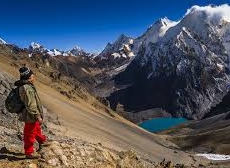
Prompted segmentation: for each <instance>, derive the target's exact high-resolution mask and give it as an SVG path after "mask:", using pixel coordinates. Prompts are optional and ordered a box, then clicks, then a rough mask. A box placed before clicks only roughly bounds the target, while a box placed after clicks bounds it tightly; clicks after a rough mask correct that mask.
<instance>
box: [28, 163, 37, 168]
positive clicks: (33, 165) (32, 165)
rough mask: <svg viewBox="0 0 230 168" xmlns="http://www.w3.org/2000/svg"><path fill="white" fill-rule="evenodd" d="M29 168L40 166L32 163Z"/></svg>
mask: <svg viewBox="0 0 230 168" xmlns="http://www.w3.org/2000/svg"><path fill="white" fill-rule="evenodd" d="M28 168H38V166H37V165H36V164H35V163H31V164H30V165H29V166H28Z"/></svg>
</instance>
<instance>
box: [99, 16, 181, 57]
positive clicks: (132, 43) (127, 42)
mask: <svg viewBox="0 0 230 168" xmlns="http://www.w3.org/2000/svg"><path fill="white" fill-rule="evenodd" d="M177 23H178V22H174V21H171V20H169V19H168V18H166V17H165V18H161V19H159V20H158V21H157V22H155V23H154V24H153V25H151V26H150V27H149V28H148V30H147V31H146V32H145V33H143V35H141V36H140V37H138V38H136V39H134V38H131V37H127V36H125V35H124V34H122V35H120V36H119V38H118V39H117V40H116V41H115V42H114V43H112V44H111V43H108V44H107V45H106V47H105V49H104V50H103V51H102V52H101V53H100V54H99V57H101V58H103V59H105V58H108V57H113V58H115V59H116V58H127V59H130V58H131V57H133V56H135V55H136V54H137V53H138V51H139V49H140V48H141V47H146V46H147V45H149V43H156V42H157V41H158V40H159V39H161V38H162V37H163V36H164V34H165V32H166V31H167V30H168V29H169V28H170V27H172V26H175V25H176V24H177Z"/></svg>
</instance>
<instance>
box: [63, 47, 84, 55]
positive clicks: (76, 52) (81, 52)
mask: <svg viewBox="0 0 230 168" xmlns="http://www.w3.org/2000/svg"><path fill="white" fill-rule="evenodd" d="M67 53H68V54H69V55H72V56H81V55H84V54H85V51H84V50H83V49H82V48H81V47H79V46H74V47H73V49H71V50H69V51H67Z"/></svg>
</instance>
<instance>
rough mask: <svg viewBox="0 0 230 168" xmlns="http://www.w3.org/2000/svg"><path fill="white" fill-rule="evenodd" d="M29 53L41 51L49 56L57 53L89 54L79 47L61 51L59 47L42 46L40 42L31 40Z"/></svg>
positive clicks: (71, 54) (63, 54)
mask: <svg viewBox="0 0 230 168" xmlns="http://www.w3.org/2000/svg"><path fill="white" fill-rule="evenodd" d="M28 50H29V52H30V53H34V52H36V53H42V54H49V55H51V56H58V55H62V56H83V55H89V54H88V53H86V52H85V51H84V50H83V49H81V48H80V47H77V46H75V47H74V48H73V49H71V50H69V51H61V50H59V49H51V50H50V49H47V48H45V47H44V46H42V45H41V44H38V43H35V42H32V43H31V44H30V46H29V48H28Z"/></svg>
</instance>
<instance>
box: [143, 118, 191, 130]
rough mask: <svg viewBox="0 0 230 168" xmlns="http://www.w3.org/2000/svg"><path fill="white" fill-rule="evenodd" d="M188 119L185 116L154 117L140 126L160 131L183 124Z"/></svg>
mask: <svg viewBox="0 0 230 168" xmlns="http://www.w3.org/2000/svg"><path fill="white" fill-rule="evenodd" d="M186 121H187V120H186V119H185V118H154V119H152V120H148V121H144V122H142V123H141V124H139V126H140V127H142V128H144V129H146V130H148V131H150V132H159V131H163V130H167V129H169V128H170V127H173V126H176V125H179V124H182V123H184V122H186Z"/></svg>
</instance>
